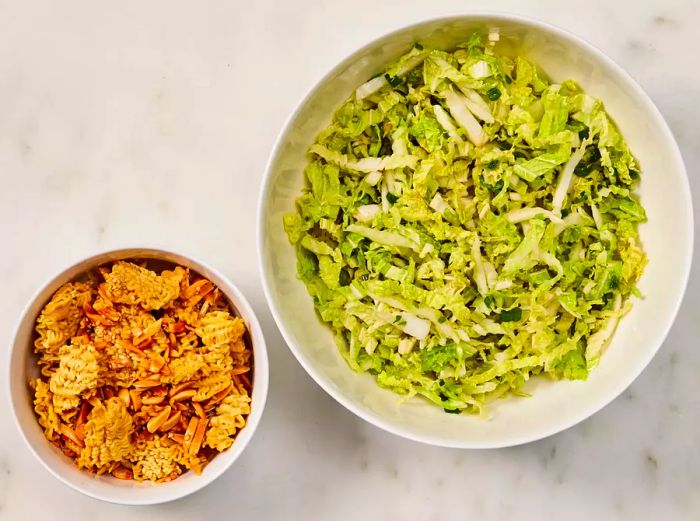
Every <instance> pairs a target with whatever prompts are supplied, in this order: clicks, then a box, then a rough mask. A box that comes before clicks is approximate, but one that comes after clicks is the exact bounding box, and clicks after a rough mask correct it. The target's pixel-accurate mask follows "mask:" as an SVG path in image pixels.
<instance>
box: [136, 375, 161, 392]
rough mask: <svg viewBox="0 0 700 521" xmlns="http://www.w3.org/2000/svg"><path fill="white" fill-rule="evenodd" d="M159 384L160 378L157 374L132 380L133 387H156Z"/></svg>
mask: <svg viewBox="0 0 700 521" xmlns="http://www.w3.org/2000/svg"><path fill="white" fill-rule="evenodd" d="M159 385H160V378H159V377H157V376H155V377H154V376H151V377H149V378H142V379H141V380H137V381H136V382H134V387H136V388H137V389H148V388H150V387H158V386H159Z"/></svg>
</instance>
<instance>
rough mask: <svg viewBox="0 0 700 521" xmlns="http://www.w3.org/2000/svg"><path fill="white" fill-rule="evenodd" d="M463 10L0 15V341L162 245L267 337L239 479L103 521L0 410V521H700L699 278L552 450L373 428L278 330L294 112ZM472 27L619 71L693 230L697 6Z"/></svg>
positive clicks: (116, 511)
mask: <svg viewBox="0 0 700 521" xmlns="http://www.w3.org/2000/svg"><path fill="white" fill-rule="evenodd" d="M469 7H470V3H468V2H464V0H462V1H459V0H454V1H453V0H442V1H441V2H427V1H425V0H400V1H399V0H396V1H384V2H378V1H372V0H356V1H354V2H352V3H350V4H349V3H346V2H330V1H325V2H322V1H320V0H317V1H313V0H295V1H291V0H290V1H286V2H283V1H278V2H274V1H271V0H261V1H259V2H246V3H243V2H240V1H230V0H229V1H226V0H222V1H210V2H165V1H153V2H132V1H127V2H116V3H109V4H107V3H100V2H94V1H88V0H82V1H71V2H51V1H46V0H44V1H39V0H37V1H35V2H12V1H10V0H0V180H1V181H2V188H0V231H1V232H2V237H4V241H3V246H2V255H0V281H2V288H3V295H4V298H3V299H0V338H1V339H2V342H3V343H4V345H5V346H6V345H7V343H8V342H9V340H10V336H11V330H12V328H13V327H14V324H15V322H16V320H17V318H18V315H19V311H20V309H21V308H22V306H23V305H24V303H25V302H26V301H27V299H28V298H29V297H30V295H31V294H32V293H33V292H34V290H35V289H36V287H37V286H38V284H40V283H41V282H42V281H43V280H45V279H46V278H47V277H48V276H49V275H51V274H52V273H54V272H55V271H56V270H58V269H60V268H61V267H63V266H65V265H66V264H67V263H69V262H71V261H73V260H75V259H77V258H79V257H81V256H84V255H87V254H89V253H92V252H94V251H96V250H99V249H105V248H109V247H113V246H122V245H127V244H145V243H156V244H160V245H165V246H167V247H171V248H173V249H176V250H182V251H183V252H191V253H194V254H196V255H197V256H200V257H202V258H204V259H205V260H207V261H208V262H210V263H211V264H213V265H214V266H217V267H219V268H220V269H221V270H222V271H223V272H224V273H226V274H227V275H228V276H229V277H231V279H232V280H234V281H235V282H236V283H238V284H239V285H240V287H241V289H242V290H243V291H244V292H245V293H246V295H248V297H249V299H250V300H251V303H252V304H253V306H254V307H255V309H256V311H257V312H258V314H259V317H260V319H261V322H262V323H263V327H264V328H265V332H266V336H267V341H268V347H269V351H270V357H271V375H272V379H271V388H270V395H269V400H268V406H267V409H266V412H265V415H264V418H263V420H262V423H261V425H260V427H259V430H258V432H257V434H256V436H255V438H254V439H253V441H252V442H251V444H250V446H249V447H248V449H247V450H246V452H245V453H244V454H243V455H242V457H241V458H240V459H239V460H238V462H237V463H236V464H235V465H234V467H233V468H231V469H230V470H229V471H228V472H226V474H225V475H224V476H222V477H221V478H220V479H219V480H217V481H216V482H215V483H213V484H212V485H210V486H209V487H207V488H205V489H204V490H202V491H200V492H199V493H197V494H195V495H193V496H190V497H188V498H185V499H183V500H180V501H177V502H174V503H171V504H166V505H161V506H153V507H139V508H136V507H122V506H117V505H110V504H105V503H101V502H99V501H96V500H92V499H89V498H87V497H83V496H82V495H80V494H79V493H77V492H73V491H72V490H70V489H68V488H66V487H65V486H63V485H62V484H61V483H59V482H58V481H57V480H55V479H54V478H53V477H51V476H50V475H49V474H48V473H47V472H46V471H45V470H44V469H43V467H42V466H41V465H40V464H39V463H38V462H37V461H35V460H34V458H33V456H32V455H31V454H30V453H29V451H28V450H27V448H26V447H25V445H24V443H23V442H22V441H21V440H20V438H19V435H18V433H17V432H16V431H15V427H14V425H13V424H12V422H11V421H10V412H9V410H8V403H7V400H5V399H2V400H0V418H1V419H2V428H1V429H0V520H3V521H5V520H7V521H10V520H13V521H14V520H17V521H21V520H25V519H26V520H30V519H31V520H34V519H41V520H45V521H53V520H64V519H65V520H75V519H92V520H105V521H111V520H117V519H129V520H133V521H139V520H155V519H168V520H172V521H177V520H188V521H191V520H193V519H203V518H205V517H207V518H209V517H210V518H217V519H219V518H220V519H237V518H241V519H265V520H267V519H270V520H276V519H285V520H286V519H308V520H316V519H318V520H336V519H338V520H340V519H353V520H358V519H389V518H392V519H429V520H449V519H456V520H457V519H459V520H462V519H479V520H480V521H492V520H493V521H501V520H506V519H516V518H517V519H522V520H535V519H537V520H538V521H545V520H549V519H552V520H554V519H557V520H560V519H565V520H590V519H595V520H598V521H601V520H618V519H619V520H634V521H641V520H654V521H656V520H683V519H688V520H691V519H700V449H698V439H700V416H699V415H698V411H699V408H700V398H698V397H699V396H700V378H699V377H698V376H699V375H700V350H699V349H698V340H697V339H698V338H700V271H699V270H698V269H697V267H696V269H695V270H694V271H693V273H692V276H691V280H690V286H689V289H688V293H687V295H686V298H685V302H684V305H683V307H682V309H681V311H680V315H679V317H678V320H677V322H676V324H675V326H674V327H673V330H672V331H671V334H670V336H669V337H668V339H667V341H666V343H665V345H664V346H663V347H662V349H661V351H660V352H659V354H658V355H657V356H656V358H655V359H654V360H653V362H652V363H651V365H650V366H649V367H648V368H647V370H646V371H645V372H644V373H643V374H642V375H641V376H640V377H639V379H638V380H637V381H636V382H635V383H634V384H633V385H632V386H631V387H630V388H629V389H628V390H627V391H626V392H625V393H624V394H623V395H622V396H620V397H619V398H618V399H617V400H615V401H614V402H613V403H612V404H611V405H609V406H608V407H606V408H605V409H604V410H602V411H601V412H599V413H598V414H596V415H594V416H593V417H592V418H590V419H589V420H587V421H585V422H583V423H581V424H579V425H577V426H576V427H573V428H571V429H569V430H567V431H565V432H563V433H561V434H559V435H556V436H552V437H550V438H548V439H545V440H542V441H539V442H536V443H531V444H528V445H525V446H521V447H516V448H510V449H503V450H491V451H467V450H451V449H441V448H434V447H429V446H424V445H420V444H417V443H413V442H410V441H406V440H403V439H400V438H397V437H395V436H393V435H390V434H387V433H385V432H383V431H380V430H378V429H377V428H375V427H373V426H371V425H369V424H366V423H365V422H363V421H362V420H360V419H359V418H356V417H355V416H353V415H352V414H351V413H349V412H348V411H346V410H345V409H343V408H342V407H341V406H340V405H338V404H336V403H335V402H334V401H333V400H332V399H331V398H330V397H329V396H327V395H326V394H325V393H324V392H323V391H322V390H321V389H320V388H319V387H318V386H317V385H316V384H315V383H314V382H313V381H312V380H311V379H310V378H309V377H308V376H307V375H306V373H305V372H304V371H303V369H302V368H301V367H300V366H299V364H298V363H297V362H296V361H295V360H294V358H293V357H292V355H291V354H290V352H289V350H288V349H287V348H286V346H285V345H284V342H283V340H282V338H281V336H280V334H279V332H278V330H277V328H276V327H275V325H274V323H273V321H272V317H271V315H270V313H269V311H268V309H267V306H266V304H265V301H264V298H263V294H262V289H261V283H260V277H259V274H258V271H257V267H256V266H257V259H256V254H255V246H254V243H255V240H254V238H255V204H256V198H257V193H258V188H259V185H260V182H261V179H262V175H263V170H264V167H265V163H266V160H267V156H268V153H269V151H270V149H271V147H272V144H273V141H274V139H275V137H276V135H277V133H278V131H279V129H280V128H281V126H282V124H283V122H284V121H285V119H286V117H287V115H288V114H289V113H290V111H291V110H292V109H293V107H294V106H295V104H296V103H297V102H298V100H299V99H300V98H301V97H302V96H303V94H304V93H305V92H306V90H307V89H308V88H310V87H311V86H312V85H313V84H314V83H315V82H316V81H317V80H318V79H319V78H320V77H321V76H322V74H323V73H324V72H325V71H326V70H328V69H329V68H330V67H331V66H332V65H334V64H335V63H337V62H338V61H339V60H340V59H341V58H342V57H344V56H345V55H347V54H348V53H350V52H351V51H353V50H354V49H355V48H357V47H358V46H359V45H361V44H363V43H365V42H366V41H367V40H369V39H371V38H373V37H375V36H379V35H381V34H383V33H385V32H386V31H388V30H390V29H394V28H398V27H400V26H402V25H405V24H407V23H410V22H414V21H418V20H420V19H422V18H426V17H431V16H436V15H443V14H453V13H459V12H463V11H464V10H465V9H468V8H469ZM474 7H489V8H491V9H494V10H499V11H510V12H516V13H521V14H527V15H530V16H534V17H539V18H541V19H543V20H546V21H549V22H552V23H555V24H557V25H560V26H562V27H564V28H566V29H569V30H571V31H573V32H575V33H578V34H579V35H581V36H583V37H584V38H586V39H588V40H589V41H591V42H592V43H594V44H595V45H597V46H599V47H600V48H602V49H603V50H604V51H605V52H607V53H608V54H609V55H610V56H611V57H612V58H613V59H615V60H616V61H617V62H618V63H620V64H621V65H622V66H623V67H624V68H625V69H627V70H628V71H629V72H630V73H631V74H632V76H633V77H635V78H636V79H637V80H638V81H639V82H640V83H641V85H642V86H643V87H644V88H645V89H646V90H647V92H648V93H649V95H650V96H651V98H652V99H653V100H654V101H655V102H656V104H657V105H658V107H659V108H660V110H661V112H662V113H663V115H664V116H665V117H666V119H667V121H668V123H669V124H670V126H671V128H672V130H673V132H674V133H675V135H676V137H677V139H678V142H679V144H680V147H681V150H682V152H683V155H684V158H685V161H686V164H687V167H688V172H689V175H690V178H691V179H690V182H691V185H692V187H693V189H694V193H695V197H694V199H695V208H696V216H697V212H698V208H700V200H699V198H698V197H699V195H698V194H700V180H699V179H698V177H697V172H698V167H700V148H699V147H698V144H699V143H700V130H699V129H700V126H698V124H697V122H698V121H699V120H700V108H699V107H700V103H699V102H700V95H699V94H698V93H699V92H700V90H699V87H698V85H699V83H700V71H699V70H698V67H697V49H698V48H699V47H700V32H699V31H698V29H697V24H695V23H692V22H691V19H692V18H693V13H694V12H695V9H694V8H695V2H693V1H692V0H671V1H663V2H662V1H661V0H657V1H652V0H645V1H632V0H624V1H618V2H610V1H608V0H589V1H587V2H568V3H561V2H559V1H557V0H541V1H534V0H533V1H522V0H493V1H492V2H490V3H489V4H488V6H486V5H480V6H474ZM696 220H697V217H696ZM698 243H700V241H696V244H698ZM696 249H697V247H696ZM696 266H697V264H696ZM1 363H2V364H4V363H5V357H4V356H3V357H2V362H1ZM2 370H3V371H4V370H5V368H4V367H3V368H2Z"/></svg>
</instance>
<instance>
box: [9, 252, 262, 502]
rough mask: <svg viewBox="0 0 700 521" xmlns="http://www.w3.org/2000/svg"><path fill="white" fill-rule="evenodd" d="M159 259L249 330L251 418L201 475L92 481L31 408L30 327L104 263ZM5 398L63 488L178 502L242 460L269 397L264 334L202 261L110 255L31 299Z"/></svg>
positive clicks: (236, 294) (75, 269) (81, 265)
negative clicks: (183, 271) (218, 300)
mask: <svg viewBox="0 0 700 521" xmlns="http://www.w3.org/2000/svg"><path fill="white" fill-rule="evenodd" d="M132 258H137V259H158V260H161V261H167V262H172V263H175V264H179V265H181V266H186V267H188V268H190V269H192V270H193V271H195V272H197V273H199V274H200V275H203V276H204V277H206V278H208V279H209V280H211V281H212V282H213V283H214V284H215V285H216V286H217V287H218V288H219V289H220V290H221V291H222V293H223V294H224V295H225V296H226V297H227V298H228V300H229V301H230V302H231V304H232V306H233V307H234V309H235V310H236V311H237V312H238V315H239V316H240V317H241V318H242V319H243V320H244V321H245V323H246V326H247V327H248V332H249V335H250V340H251V344H252V348H253V363H254V372H253V393H252V396H251V404H250V405H251V413H250V414H249V415H248V419H247V423H246V426H245V427H244V428H243V429H242V430H241V431H240V432H239V433H238V435H237V436H236V441H235V442H234V443H233V445H232V446H231V447H230V448H229V449H227V450H225V451H224V452H222V453H220V454H218V455H217V456H216V457H215V458H214V459H213V460H212V461H211V462H210V463H209V464H208V465H207V466H206V467H204V470H203V472H202V474H201V475H197V474H195V473H194V472H186V473H185V474H183V475H182V476H180V477H178V478H177V479H175V480H173V481H170V482H167V483H151V482H143V483H140V482H137V481H124V480H120V479H116V478H113V477H112V476H108V475H107V476H94V475H92V474H90V473H88V472H86V471H84V470H80V469H78V468H77V467H76V466H75V464H74V463H73V461H72V460H70V459H69V458H67V457H66V456H65V455H64V454H63V453H62V452H61V451H60V450H59V449H58V448H57V447H55V446H54V445H53V444H51V443H49V441H47V439H46V438H45V437H44V432H43V429H42V428H41V427H40V426H39V423H38V422H37V418H36V415H35V414H34V409H33V406H32V399H33V396H32V393H31V390H30V388H29V385H28V382H29V379H30V378H36V377H37V376H38V370H37V365H36V358H35V357H34V356H33V354H32V353H33V342H32V338H33V334H34V324H35V321H36V318H37V316H38V315H39V313H40V311H41V309H42V308H43V307H44V306H45V305H46V303H47V302H48V301H49V299H50V298H51V296H52V295H53V294H54V292H55V291H56V290H57V289H58V288H59V287H61V286H62V285H63V284H65V283H66V282H69V281H70V280H73V279H75V278H76V277H77V276H79V275H80V274H82V273H85V272H86V271H88V270H90V269H92V268H95V267H97V266H99V265H101V264H104V263H106V262H112V261H116V260H121V259H132ZM8 368H9V374H8V383H9V393H10V402H11V405H12V412H13V413H14V417H15V421H16V424H17V427H18V428H19V430H20V433H21V434H22V437H23V438H24V440H25V441H26V442H27V445H28V446H29V449H30V450H31V451H32V453H34V455H35V456H36V457H37V459H38V460H39V461H40V462H41V463H42V464H43V465H44V466H45V467H46V468H47V469H48V471H49V472H51V474H53V475H54V476H56V477H57V478H58V479H59V480H61V481H62V482H63V483H65V484H66V485H68V486H70V487H72V488H74V489H75V490H77V491H79V492H82V493H83V494H87V495H88V496H92V497H94V498H97V499H101V500H103V501H109V502H111V503H121V504H125V505H148V504H153V503H164V502H166V501H172V500H174V499H178V498H181V497H183V496H186V495H188V494H191V493H192V492H195V491H197V490H199V489H200V488H202V487H204V486H205V485H208V484H209V483H211V482H212V481H214V480H215V479H216V478H217V477H219V476H220V475H221V474H223V472H224V471H225V470H226V469H227V468H229V467H230V466H231V465H232V464H233V462H234V461H235V460H236V459H237V458H238V456H240V454H241V453H242V452H243V449H245V447H246V445H247V444H248V442H249V441H250V439H251V437H252V436H253V433H254V432H255V429H256V427H257V426H258V423H259V422H260V418H261V416H262V412H263V408H264V407H265V400H266V398H267V387H268V376H269V375H268V363H267V350H266V348H265V339H264V338H263V333H262V329H261V328H260V324H259V323H258V320H257V318H256V317H255V313H254V312H253V309H252V308H251V307H250V304H248V301H247V300H246V299H245V297H244V296H243V294H242V293H241V292H240V291H239V290H238V289H237V288H236V287H235V286H234V285H233V284H232V283H231V282H229V280H228V279H227V278H226V277H224V276H223V275H221V274H220V273H219V272H218V271H216V270H214V269H213V268H211V267H210V266H208V265H206V264H204V263H203V262H201V261H197V260H194V259H193V258H191V257H185V256H184V255H181V254H178V253H172V252H169V251H165V250H161V249H154V248H127V249H120V250H114V251H108V252H105V253H100V254H98V255H94V256H92V257H89V258H87V259H84V260H82V261H80V262H78V263H76V264H74V265H72V266H70V267H69V268H67V269H66V270H64V271H62V272H61V273H59V274H58V275H57V276H55V277H54V278H52V279H51V280H50V281H49V282H47V283H46V284H45V285H44V286H43V287H41V288H40V289H39V290H38V291H37V293H36V294H35V295H34V296H33V297H32V299H31V300H30V301H29V304H27V307H26V308H25V310H24V312H23V313H22V318H21V319H20V322H19V325H18V326H17V331H16V333H15V337H14V341H13V343H12V346H11V347H10V353H9V363H8Z"/></svg>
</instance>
